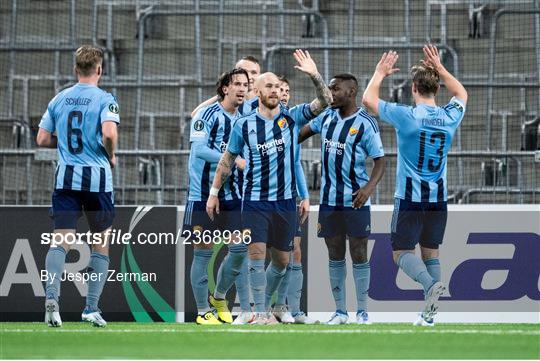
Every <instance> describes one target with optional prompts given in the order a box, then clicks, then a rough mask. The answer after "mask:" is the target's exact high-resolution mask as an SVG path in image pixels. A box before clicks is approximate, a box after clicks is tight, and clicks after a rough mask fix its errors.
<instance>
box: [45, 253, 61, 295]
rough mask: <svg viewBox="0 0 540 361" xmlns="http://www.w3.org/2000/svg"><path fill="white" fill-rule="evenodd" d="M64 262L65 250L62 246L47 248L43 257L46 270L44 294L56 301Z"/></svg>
mask: <svg viewBox="0 0 540 361" xmlns="http://www.w3.org/2000/svg"><path fill="white" fill-rule="evenodd" d="M65 263H66V250H65V249H64V248H63V247H60V246H58V247H51V248H49V251H48V252H47V257H46V258H45V269H46V270H47V281H46V282H45V295H46V298H47V299H55V300H56V301H57V302H58V298H59V297H60V277H62V273H63V272H64V265H65Z"/></svg>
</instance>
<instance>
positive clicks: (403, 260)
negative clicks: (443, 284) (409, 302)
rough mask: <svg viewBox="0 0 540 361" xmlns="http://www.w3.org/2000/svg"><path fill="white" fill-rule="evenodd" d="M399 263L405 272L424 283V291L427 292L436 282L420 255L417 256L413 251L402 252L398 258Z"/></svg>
mask: <svg viewBox="0 0 540 361" xmlns="http://www.w3.org/2000/svg"><path fill="white" fill-rule="evenodd" d="M397 264H398V266H399V268H401V269H402V270H403V272H405V273H406V274H407V276H409V277H410V278H412V279H413V280H415V281H416V282H418V283H420V284H421V285H422V287H423V288H424V292H427V291H428V290H429V288H430V287H431V286H433V284H434V283H435V281H434V280H433V277H431V275H430V274H429V272H428V270H427V268H426V265H425V264H424V262H422V260H421V259H420V257H417V256H416V255H414V254H413V253H411V252H404V253H402V254H401V255H400V256H399V258H398V261H397Z"/></svg>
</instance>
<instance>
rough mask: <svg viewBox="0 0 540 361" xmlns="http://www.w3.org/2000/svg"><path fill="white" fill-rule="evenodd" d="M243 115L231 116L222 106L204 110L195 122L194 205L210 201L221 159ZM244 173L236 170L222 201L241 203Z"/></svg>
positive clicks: (191, 163) (191, 184) (191, 187)
mask: <svg viewBox="0 0 540 361" xmlns="http://www.w3.org/2000/svg"><path fill="white" fill-rule="evenodd" d="M239 115H240V114H239V113H237V114H235V115H232V114H229V113H228V112H227V111H226V110H225V109H223V107H222V106H221V104H220V103H219V102H218V103H214V104H212V105H210V106H208V107H205V108H202V109H201V110H200V111H199V112H197V114H196V115H195V117H194V118H193V119H192V121H191V127H190V129H191V131H190V137H189V140H190V142H191V153H190V155H189V196H188V199H189V200H190V201H206V200H207V199H208V196H209V195H210V188H211V187H212V182H213V180H214V175H215V173H216V169H217V166H218V163H219V160H220V159H221V155H222V153H223V152H225V149H227V143H228V142H229V137H230V134H231V129H232V127H233V125H234V122H235V120H236V119H237V117H238V116H239ZM242 178H243V177H242V173H241V172H238V170H237V169H236V167H235V168H234V169H233V172H232V174H231V176H230V177H229V179H228V180H227V182H226V183H225V184H224V185H223V187H222V188H221V190H220V192H219V195H218V196H219V199H220V200H226V201H229V200H237V199H241V190H242Z"/></svg>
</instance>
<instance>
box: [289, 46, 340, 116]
mask: <svg viewBox="0 0 540 361" xmlns="http://www.w3.org/2000/svg"><path fill="white" fill-rule="evenodd" d="M294 58H295V59H296V61H297V62H298V65H295V68H296V69H298V70H300V71H301V72H303V73H305V74H307V75H309V77H310V78H311V81H312V82H313V85H315V91H316V93H317V98H316V99H314V100H313V101H312V102H311V104H309V108H310V110H311V112H312V113H313V115H314V116H317V115H319V114H321V113H322V111H323V110H324V109H325V108H326V107H327V106H328V105H330V103H332V93H331V92H330V89H328V86H327V85H326V83H325V82H324V80H323V78H322V76H321V74H319V71H318V70H317V65H316V64H315V61H313V59H312V58H311V56H310V55H309V52H308V51H306V52H305V53H304V51H303V50H296V51H295V52H294Z"/></svg>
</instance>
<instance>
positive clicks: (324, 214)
mask: <svg viewBox="0 0 540 361" xmlns="http://www.w3.org/2000/svg"><path fill="white" fill-rule="evenodd" d="M370 234H371V210H370V207H369V206H363V207H362V208H359V209H355V208H353V207H345V206H329V205H327V204H321V205H320V206H319V223H318V224H317V236H318V237H323V238H330V237H334V236H337V235H344V236H345V235H347V236H349V237H358V238H364V237H367V236H369V235H370Z"/></svg>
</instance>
